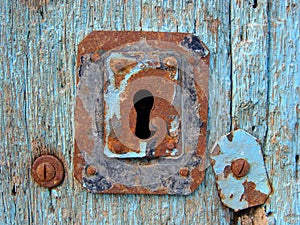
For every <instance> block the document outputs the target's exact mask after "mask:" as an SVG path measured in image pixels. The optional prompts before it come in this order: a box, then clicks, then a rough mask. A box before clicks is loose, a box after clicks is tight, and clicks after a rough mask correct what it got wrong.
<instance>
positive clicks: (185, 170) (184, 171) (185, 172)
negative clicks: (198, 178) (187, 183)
mask: <svg viewBox="0 0 300 225" xmlns="http://www.w3.org/2000/svg"><path fill="white" fill-rule="evenodd" d="M179 174H180V175H181V176H183V177H187V176H188V175H189V174H190V170H189V169H188V168H185V167H184V168H181V169H180V170H179Z"/></svg>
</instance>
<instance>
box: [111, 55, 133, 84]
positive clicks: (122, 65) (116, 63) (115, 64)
mask: <svg viewBox="0 0 300 225" xmlns="http://www.w3.org/2000/svg"><path fill="white" fill-rule="evenodd" d="M109 65H110V67H111V69H112V71H113V72H114V74H115V85H116V88H119V87H120V83H121V81H122V80H124V78H125V76H126V74H128V73H129V72H130V70H132V69H133V68H134V67H135V66H136V65H137V62H136V61H135V60H128V59H125V58H118V59H117V58H112V59H111V60H110V62H109Z"/></svg>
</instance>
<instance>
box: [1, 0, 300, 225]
mask: <svg viewBox="0 0 300 225" xmlns="http://www.w3.org/2000/svg"><path fill="white" fill-rule="evenodd" d="M25 2H26V3H25ZM45 2H47V4H45ZM254 2H256V1H222V0H218V1H213V0H197V1H172V0H168V1H150V0H143V1H134V0H126V1H121V0H120V1H113V0H111V1H110V0H104V1H92V0H81V1H73V0H70V1H67V0H57V1H38V0H31V1H22V0H20V1H9V0H4V1H1V2H0V8H1V28H0V29H1V35H0V37H1V45H0V53H1V55H2V56H3V57H2V58H1V59H0V62H1V66H0V78H1V79H0V80H1V81H0V100H1V102H2V104H1V107H0V118H1V129H0V171H1V173H0V178H1V184H0V190H1V194H2V195H1V201H0V209H1V210H0V221H1V223H2V224H229V223H231V222H233V219H234V218H233V212H232V211H231V210H229V209H227V208H226V207H224V206H222V205H221V203H220V200H219V197H218V196H217V191H216V188H215V180H214V177H213V174H212V170H211V168H210V167H209V168H208V169H207V173H206V178H205V181H204V182H203V183H202V184H201V186H200V187H199V188H198V189H197V190H196V192H195V193H193V194H192V195H189V196H187V197H184V196H179V197H178V196H148V195H141V196H137V195H121V196H117V195H94V194H90V193H87V192H86V191H85V190H82V188H81V187H80V185H79V184H78V183H77V181H75V180H74V178H73V175H72V168H73V155H72V154H73V147H74V146H73V137H74V132H73V126H74V124H73V113H74V111H73V108H74V96H75V75H76V66H75V62H76V51H77V45H78V43H79V42H80V41H81V40H82V39H83V38H84V37H85V36H86V35H87V34H88V33H90V32H91V31H92V30H145V31H169V32H170V31H174V32H176V31H178V32H189V33H193V32H194V33H195V34H196V35H198V36H199V37H200V38H201V39H202V40H203V41H204V43H205V44H206V45H207V46H208V48H209V49H210V52H211V68H210V69H211V73H210V75H211V77H210V92H209V97H210V100H209V107H210V115H209V140H208V147H209V148H210V147H211V146H212V144H213V143H214V142H215V141H216V140H217V139H218V138H219V137H220V136H221V135H224V134H225V133H227V132H228V131H230V130H231V129H233V128H235V127H239V128H243V129H246V130H247V131H248V132H250V133H252V134H253V135H254V136H256V137H258V138H260V139H261V141H262V144H263V151H264V154H265V160H266V166H267V171H268V173H269V176H270V179H271V181H272V185H273V187H274V193H273V194H272V196H271V198H270V201H269V202H268V203H267V204H266V212H265V213H266V214H267V216H268V218H269V223H270V224H275V223H276V224H297V223H298V222H299V220H300V209H299V207H298V205H299V180H298V179H299V178H298V177H299V172H298V171H299V166H300V165H299V134H300V133H299V128H298V126H299V122H300V100H299V96H300V93H299V92H300V79H299V62H300V54H299V53H300V44H299V37H300V35H299V7H300V6H299V2H298V1H297V0H294V1H293V0H286V1H280V0H277V1H275V0H274V1H258V3H257V6H256V8H253V4H254ZM231 98H232V101H231ZM231 118H233V120H232V119H231ZM39 152H50V153H51V152H53V153H56V154H57V155H58V156H59V157H60V158H62V159H63V162H64V165H65V167H66V172H67V174H66V179H65V181H64V183H63V184H62V185H61V186H60V187H58V188H56V189H53V190H51V191H48V190H46V189H44V188H41V187H38V186H37V185H36V184H35V183H34V182H33V180H32V178H31V175H30V168H31V163H32V160H33V158H34V157H35V156H37V155H38V154H39ZM207 165H208V166H209V163H208V164H207ZM286 174H290V176H287V175H286ZM246 213H247V212H246ZM248 213H249V214H250V215H251V214H254V215H264V212H263V211H262V210H260V209H259V210H256V211H255V210H250V211H248ZM238 216H241V217H238V218H235V220H238V221H235V222H239V223H241V224H246V222H243V220H242V218H244V217H243V214H239V215H238ZM249 218H250V216H249ZM255 218H256V217H255ZM249 221H250V222H251V221H252V220H251V219H249ZM253 221H254V220H253ZM253 221H252V222H253ZM255 221H259V220H255Z"/></svg>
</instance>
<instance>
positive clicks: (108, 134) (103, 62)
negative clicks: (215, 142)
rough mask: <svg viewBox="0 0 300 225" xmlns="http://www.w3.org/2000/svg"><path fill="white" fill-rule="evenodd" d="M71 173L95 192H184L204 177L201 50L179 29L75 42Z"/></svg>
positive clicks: (205, 66)
mask: <svg viewBox="0 0 300 225" xmlns="http://www.w3.org/2000/svg"><path fill="white" fill-rule="evenodd" d="M77 63H78V71H79V72H78V79H77V94H76V108H75V157H74V166H75V170H74V171H75V177H76V178H77V180H79V181H80V182H81V183H82V184H83V186H84V187H85V188H87V189H88V190H89V191H91V192H96V193H138V194H183V195H184V194H189V193H191V192H192V191H194V190H195V189H196V187H198V185H199V184H200V183H201V182H202V180H203V178H204V170H205V149H206V124H207V106H208V102H207V92H208V73H209V52H208V50H207V48H206V47H205V46H204V44H203V43H202V42H201V41H200V40H199V39H198V38H197V37H196V36H193V35H190V34H184V33H159V32H117V31H96V32H92V33H91V34H89V35H88V36H87V37H86V38H85V39H84V40H83V41H82V42H81V43H80V44H79V47H78V58H77Z"/></svg>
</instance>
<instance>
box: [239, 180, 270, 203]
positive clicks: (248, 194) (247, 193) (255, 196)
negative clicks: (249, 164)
mask: <svg viewBox="0 0 300 225" xmlns="http://www.w3.org/2000/svg"><path fill="white" fill-rule="evenodd" d="M243 186H244V193H243V195H242V196H241V199H245V200H246V201H247V202H248V205H249V207H251V206H256V205H261V204H264V203H265V201H266V200H267V198H268V195H266V194H264V193H261V192H260V191H257V190H255V189H256V184H255V183H254V182H248V181H247V180H246V181H245V182H244V183H243Z"/></svg>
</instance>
